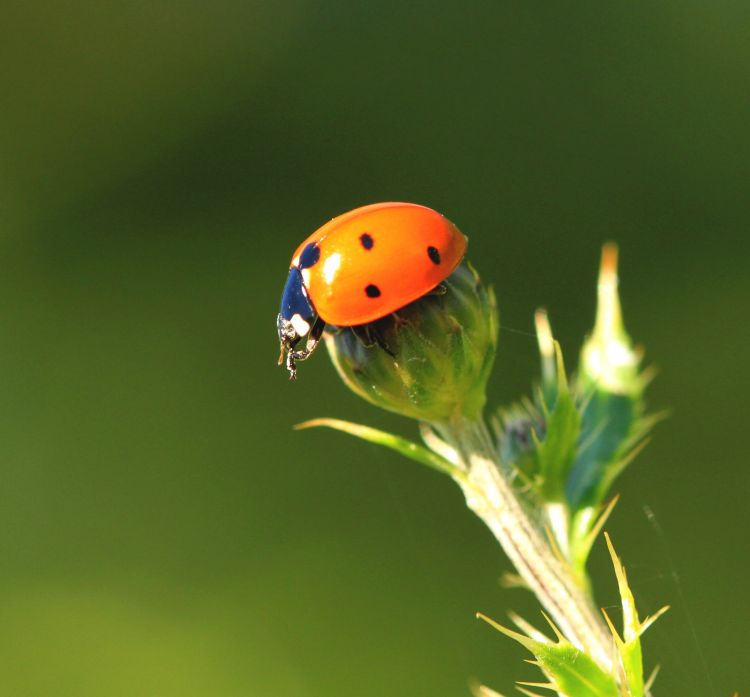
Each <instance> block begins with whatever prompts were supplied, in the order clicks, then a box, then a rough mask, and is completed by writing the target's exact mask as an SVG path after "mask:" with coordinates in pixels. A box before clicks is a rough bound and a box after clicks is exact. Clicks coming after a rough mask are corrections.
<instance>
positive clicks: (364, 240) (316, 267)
mask: <svg viewBox="0 0 750 697" xmlns="http://www.w3.org/2000/svg"><path fill="white" fill-rule="evenodd" d="M465 251H466V237H464V235H463V234H462V233H461V231H460V230H459V229H458V228H457V227H456V226H455V225H454V224H453V223H451V222H450V221H449V220H447V219H446V218H444V217H443V216H442V215H440V213H438V212H436V211H434V210H432V209H431V208H427V207H426V206H420V205H417V204H415V203H393V202H389V203H375V204H372V205H369V206H362V207H361V208H355V209H354V210H352V211H349V212H348V213H344V214H343V215H340V216H338V217H336V218H334V219H333V220H331V221H330V222H328V223H326V224H325V225H323V226H322V227H321V228H319V229H318V230H317V231H315V232H314V233H313V234H312V235H310V237H308V238H307V239H306V240H305V241H304V242H303V243H302V244H301V245H300V246H299V247H298V248H297V251H295V253H294V256H293V257H292V263H291V265H290V267H289V277H288V279H287V282H286V285H285V286H284V292H283V293H282V295H281V309H280V310H279V316H278V318H277V320H276V326H277V329H278V333H279V342H280V343H281V354H280V356H279V365H281V364H282V363H283V362H284V357H285V356H286V367H287V370H288V371H289V377H290V379H292V380H293V379H294V378H295V377H296V374H297V372H296V367H295V362H296V361H302V360H305V359H306V358H308V357H309V356H310V354H311V353H312V352H313V351H314V350H315V347H316V346H317V345H318V342H319V341H320V337H321V336H322V334H323V329H324V328H325V326H326V324H329V325H334V326H336V327H356V326H357V325H362V324H367V323H368V322H373V321H374V320H377V319H380V318H382V317H385V316H386V315H389V314H390V313H392V312H395V311H396V310H398V309H399V308H402V307H404V306H405V305H408V304H409V303H411V302H413V301H415V300H416V299H417V298H420V297H422V296H423V295H425V294H426V293H429V292H430V291H432V290H434V289H435V288H436V287H437V286H438V285H439V284H440V282H441V281H443V280H444V279H446V278H447V277H448V276H450V274H451V273H453V271H454V270H455V268H456V267H457V266H458V264H459V263H460V262H461V259H462V258H463V256H464V252H465ZM304 337H307V341H306V343H305V348H304V349H302V350H300V349H298V348H297V345H298V344H299V342H300V340H301V339H303V338H304Z"/></svg>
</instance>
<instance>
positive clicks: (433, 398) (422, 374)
mask: <svg viewBox="0 0 750 697" xmlns="http://www.w3.org/2000/svg"><path fill="white" fill-rule="evenodd" d="M497 332H498V316H497V308H496V304H495V295H494V293H493V291H492V289H491V288H488V287H486V286H484V285H483V284H482V283H481V281H480V279H479V275H478V274H477V273H476V271H475V270H474V269H473V268H471V267H470V266H469V265H467V264H462V265H461V266H459V267H458V268H457V269H456V270H455V271H454V272H453V274H452V275H451V276H449V277H448V278H447V279H446V280H445V281H443V283H442V284H441V285H440V286H438V288H436V289H435V290H434V291H432V292H431V293H428V294H427V295H425V296H423V297H421V298H419V299H418V300H416V301H415V302H413V303H411V304H409V305H407V306H406V307H403V308H401V309H400V310H398V311H397V312H395V313H393V314H391V315H389V316H387V317H384V318H383V319H380V320H377V321H376V322H373V323H371V324H367V325H360V326H358V327H343V328H339V329H336V330H333V331H330V332H328V333H327V334H326V336H325V341H326V346H327V348H328V352H329V354H330V356H331V360H332V361H333V364H334V366H335V367H336V370H337V371H338V373H339V375H340V376H341V379H342V380H343V381H344V382H345V383H346V384H347V385H348V386H349V388H350V389H351V390H352V391H354V392H355V393H357V394H358V395H360V396H361V397H364V398H365V399H366V400H368V401H370V402H372V403H373V404H375V405H376V406H379V407H382V408H383V409H387V410H389V411H394V412H397V413H399V414H402V415H404V416H410V417H411V418H414V419H418V420H420V421H427V422H431V423H437V422H448V421H451V420H454V419H457V418H461V417H464V418H468V419H476V418H477V417H478V416H479V415H480V414H481V412H482V408H483V407H484V404H485V401H486V395H485V392H486V385H487V378H488V377H489V374H490V371H491V369H492V364H493V361H494V357H495V349H496V346H497Z"/></svg>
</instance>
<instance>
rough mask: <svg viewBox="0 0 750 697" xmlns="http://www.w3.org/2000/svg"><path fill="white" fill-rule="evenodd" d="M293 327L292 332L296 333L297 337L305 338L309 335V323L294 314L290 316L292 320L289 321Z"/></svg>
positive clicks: (297, 314)
mask: <svg viewBox="0 0 750 697" xmlns="http://www.w3.org/2000/svg"><path fill="white" fill-rule="evenodd" d="M289 321H290V322H291V323H292V326H293V327H294V331H295V332H297V335H298V336H307V335H308V334H309V333H310V323H309V322H306V321H305V320H304V319H302V315H300V314H299V313H295V314H293V315H292V319H291V320H289Z"/></svg>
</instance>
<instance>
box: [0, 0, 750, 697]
mask: <svg viewBox="0 0 750 697" xmlns="http://www.w3.org/2000/svg"><path fill="white" fill-rule="evenodd" d="M1 14H2V20H1V21H0V259H1V260H2V261H1V267H0V268H2V273H0V326H1V327H2V337H3V338H2V341H1V342H0V394H2V398H1V399H0V664H1V665H2V670H1V671H0V695H8V696H12V697H47V696H49V697H52V696H54V697H68V696H70V697H89V696H90V697H94V696H96V697H102V696H106V697H136V696H138V697H142V696H153V697H191V696H195V697H206V695H211V696H212V697H239V696H243V697H251V696H252V697H255V696H260V695H275V696H276V697H297V696H300V697H336V696H338V695H341V696H344V695H347V696H349V695H356V696H357V697H383V696H386V695H387V696H388V697H402V696H403V697H407V696H408V697H413V696H414V695H429V696H431V697H449V696H450V697H456V696H457V695H467V694H468V693H469V692H468V687H467V685H468V683H469V680H470V679H472V678H482V679H483V680H484V681H485V682H487V683H488V684H490V685H493V686H495V687H497V688H498V689H501V690H502V691H504V692H510V691H511V689H512V688H511V684H512V681H513V680H514V679H521V678H525V679H535V676H536V673H535V670H534V669H533V667H531V666H527V665H525V664H523V663H522V662H521V660H522V658H525V657H526V656H525V654H524V652H523V651H522V650H521V649H520V648H518V647H516V646H514V645H512V644H511V642H509V641H508V640H505V639H503V638H502V637H500V636H499V635H497V634H495V633H493V632H492V631H491V630H490V629H489V628H488V627H486V626H484V625H483V624H482V623H480V622H478V621H477V620H475V619H474V612H475V611H476V610H482V611H484V612H486V613H488V614H490V615H493V616H495V617H498V618H502V617H504V614H505V612H506V611H507V609H508V608H509V607H513V608H515V609H517V610H520V611H521V612H523V613H525V614H526V615H527V616H529V617H531V618H535V617H538V616H537V615H536V613H537V608H536V606H535V603H534V602H533V601H532V600H531V599H530V598H529V597H527V596H526V595H525V594H524V592H523V591H510V590H505V589H502V588H500V586H499V584H498V579H499V577H500V575H501V574H502V572H503V571H505V570H508V568H509V564H508V562H507V561H506V560H505V558H504V557H503V555H502V554H501V553H500V551H499V549H498V548H497V547H496V545H495V543H494V540H493V539H492V537H491V536H490V534H489V533H488V532H486V531H485V530H484V528H483V527H482V525H481V524H480V523H479V522H478V521H477V520H475V519H474V518H473V517H472V515H471V514H470V513H469V512H468V511H467V510H466V509H465V506H464V504H463V502H462V499H461V495H460V493H459V491H458V490H457V489H456V488H455V487H454V485H453V484H452V483H451V482H450V481H448V480H447V479H445V478H441V477H440V476H438V475H436V474H434V473H432V472H429V471H427V470H424V469H420V468H419V467H418V466H417V465H415V464H413V463H410V462H407V461H405V460H402V459H399V457H398V456H396V455H394V454H389V453H387V452H382V451H380V450H377V449H376V448H375V447H373V446H369V445H366V444H362V443H358V442H356V441H353V440H350V439H347V437H345V436H343V435H340V434H335V433H333V432H304V433H303V432H293V431H292V430H291V426H292V424H294V423H297V422H299V421H302V420H304V419H307V418H310V417H313V416H319V415H328V416H340V417H349V418H351V419H353V420H358V421H363V422H367V423H370V424H373V425H376V426H379V427H382V428H387V429H389V430H393V431H396V432H399V433H402V434H406V435H410V436H411V435H414V431H415V429H414V427H413V425H412V424H410V423H407V422H405V421H403V420H401V419H399V418H397V417H395V416H391V415H388V414H385V413H378V412H376V411H375V409H374V408H371V407H369V406H368V405H366V404H365V403H363V402H361V401H359V400H357V399H356V398H355V397H354V396H352V395H351V394H349V393H348V392H347V391H346V390H345V388H344V387H343V386H342V385H341V384H340V383H339V381H338V380H337V379H336V377H335V375H334V373H333V370H332V368H331V366H330V364H329V361H328V359H327V357H326V356H325V353H324V352H322V353H320V354H319V355H316V356H315V357H314V360H311V361H309V362H308V363H306V364H303V365H302V369H301V371H300V372H301V379H300V380H299V381H298V382H297V383H296V384H290V383H289V382H288V381H287V380H286V377H285V375H284V374H283V371H282V370H280V369H277V368H276V366H275V361H276V357H277V351H278V346H277V340H276V336H275V327H274V322H275V316H276V312H277V307H278V299H279V295H280V292H281V286H282V284H283V282H284V280H285V276H286V267H287V264H288V261H289V257H290V255H291V252H292V250H293V249H294V247H295V246H296V245H297V244H298V243H299V242H300V241H301V240H302V239H303V238H304V237H305V236H307V235H308V234H309V233H311V232H312V231H313V230H314V229H315V228H316V227H318V225H320V224H321V223H323V222H324V221H326V220H327V219H328V218H330V217H331V216H333V215H335V214H338V213H341V212H343V211H345V210H347V209H349V208H352V207H354V206H356V205H361V204H364V203H369V202H374V201H380V200H407V201H417V202H420V203H424V204H427V205H430V206H433V207H435V208H437V209H439V210H440V211H442V212H444V213H445V214H446V215H448V216H449V217H450V218H451V219H453V220H454V221H456V222H457V223H458V224H459V225H460V226H461V227H462V229H463V230H464V232H465V233H466V234H467V235H468V236H469V237H470V240H471V242H470V258H471V260H472V261H473V262H474V264H475V265H476V266H477V267H478V268H479V270H480V271H481V273H482V275H483V276H484V278H485V279H487V280H489V281H491V282H492V283H493V284H494V285H495V287H496V289H497V292H498V296H499V300H500V305H501V314H502V320H503V331H502V333H501V348H500V355H499V359H498V365H497V368H496V371H495V373H494V377H493V380H492V383H491V397H490V401H491V402H492V403H494V404H500V403H503V402H508V401H510V400H512V399H515V398H516V397H518V396H520V395H521V394H523V393H525V392H527V391H528V386H529V384H530V382H531V380H532V379H533V378H534V376H535V374H536V369H537V359H536V347H535V342H534V339H533V337H532V336H531V331H532V326H533V325H532V319H531V318H532V313H533V310H534V309H535V308H536V307H537V306H539V305H546V306H547V307H548V308H549V310H550V312H551V318H552V322H553V326H554V328H555V330H556V333H557V334H558V336H559V338H560V339H561V341H562V343H563V347H564V349H565V350H566V351H567V355H568V360H569V363H571V364H572V363H573V362H574V359H575V355H576V352H577V350H578V347H579V345H580V341H581V339H582V337H583V335H584V334H585V332H586V331H587V330H588V329H589V328H590V327H591V323H592V319H593V311H594V289H595V273H596V266H597V261H598V254H599V249H600V245H601V243H602V242H603V241H604V240H607V239H614V240H616V241H617V242H619V244H620V246H621V269H622V282H621V290H622V296H623V303H624V307H625V312H626V321H627V325H628V328H629V330H630V332H631V334H632V335H633V336H634V337H635V338H636V339H637V340H638V341H640V342H642V343H643V344H644V346H645V347H646V350H647V360H648V362H649V363H651V364H653V365H655V366H656V367H657V368H658V370H659V374H658V377H657V379H656V380H655V381H654V383H653V386H652V388H651V389H650V393H649V397H650V403H651V404H652V405H653V407H654V408H657V409H668V410H670V411H671V415H670V417H669V419H668V420H666V421H665V422H664V423H662V424H661V425H659V427H658V429H657V430H656V432H655V435H654V439H653V442H652V444H651V445H650V446H649V447H648V448H647V450H646V451H645V452H644V453H643V454H642V456H640V457H639V458H638V460H637V461H636V463H635V464H634V465H633V466H632V467H631V469H630V470H629V471H628V472H627V473H626V474H625V476H624V477H623V479H622V480H621V482H620V484H619V487H618V488H619V490H620V491H621V493H622V495H623V496H622V499H621V502H620V504H619V506H618V510H617V511H616V513H615V515H614V517H613V519H612V522H611V523H610V524H609V529H610V532H611V533H612V535H613V537H614V540H615V542H616V544H617V547H618V550H619V551H620V553H621V554H622V556H623V557H624V559H625V561H626V563H627V565H628V568H629V571H630V575H631V577H632V582H633V585H634V588H635V591H636V594H637V598H638V600H639V602H640V608H641V609H642V610H643V611H644V612H651V611H654V610H656V609H657V608H658V607H660V606H661V605H662V604H664V603H670V604H672V605H673V610H672V611H671V612H670V613H669V614H668V615H667V616H666V617H665V619H664V620H662V621H661V622H660V623H659V624H658V625H657V626H656V627H655V628H654V629H653V630H651V632H650V633H649V635H648V637H647V643H646V657H647V662H648V665H649V666H653V665H654V664H655V663H660V664H661V665H662V672H661V675H660V677H659V680H658V682H657V688H658V689H657V694H661V695H677V694H679V695H681V696H682V697H688V696H692V695H695V696H699V695H700V696H702V697H718V696H721V697H724V696H727V697H728V695H729V694H730V693H731V691H732V690H734V689H747V687H748V685H750V664H748V661H747V660H746V658H745V654H746V638H747V623H748V620H749V619H750V613H749V610H750V599H749V598H748V595H747V590H746V589H747V577H748V573H749V572H750V561H749V555H748V552H750V544H749V542H748V523H749V522H750V520H749V516H748V508H747V506H748V504H747V489H748V485H749V484H750V477H749V476H748V465H749V464H750V457H749V455H750V453H749V452H748V437H747V432H748V427H747V420H748V409H747V394H748V385H749V377H750V368H749V361H748V339H749V338H750V337H748V330H747V321H748V301H749V300H750V278H749V274H748V261H749V257H748V245H747V242H746V237H747V233H748V230H749V229H750V205H749V204H748V187H749V185H750V129H749V128H748V124H749V123H750V29H748V27H749V23H750V6H748V4H747V3H742V2H729V1H726V2H725V1H718V2H711V3H707V2H703V1H702V0H688V1H687V2H671V1H668V2H660V3H647V2H634V3H619V2H614V3H601V2H582V3H574V4H572V3H552V4H549V3H533V2H532V3H509V2H505V1H504V0H503V1H500V0H487V1H484V2H481V1H474V0H469V1H468V2H461V3H446V2H414V3H400V2H399V3H391V2H378V3H374V2H373V3H364V2H343V1H336V2H325V3H320V2H310V1H309V0H283V1H282V2H273V3H272V2H261V1H260V0H246V1H244V2H237V1H233V2H217V3H205V2H194V1H192V0H183V1H182V2H177V1H175V0H150V1H149V2H135V1H134V2H109V1H108V0H104V1H100V2H91V1H90V0H89V1H86V0H68V1H67V2H62V3H57V2H40V1H37V0H32V1H31V2H18V1H17V0H4V2H3V3H2V13H1ZM593 572H594V575H595V578H596V583H597V587H598V589H599V600H600V602H601V604H603V605H606V604H611V603H614V602H615V599H616V595H615V587H614V579H613V575H612V572H611V568H610V567H609V564H608V562H607V559H606V556H605V554H604V553H603V551H602V549H601V548H599V549H598V550H597V553H596V554H595V557H594V559H593Z"/></svg>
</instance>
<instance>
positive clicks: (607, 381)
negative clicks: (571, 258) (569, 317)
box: [579, 243, 643, 397]
mask: <svg viewBox="0 0 750 697" xmlns="http://www.w3.org/2000/svg"><path fill="white" fill-rule="evenodd" d="M597 295H598V302H597V307H596V323H595V325H594V332H593V334H592V335H591V336H590V337H589V338H588V339H587V341H586V343H585V344H584V346H583V349H582V351H581V363H580V368H579V378H580V380H581V381H582V382H583V385H582V387H593V388H594V389H598V390H601V391H603V392H608V393H611V394H618V395H628V396H632V397H636V396H638V395H640V394H641V393H642V391H643V379H642V376H641V371H640V362H641V354H640V351H638V350H637V349H635V348H634V347H633V343H632V341H631V340H630V337H629V336H628V334H627V332H626V331H625V326H624V324H623V321H622V309H621V307H620V297H619V295H618V293H617V246H616V245H615V244H612V243H609V244H606V245H605V246H604V248H603V250H602V261H601V267H600V270H599V284H598V287H597Z"/></svg>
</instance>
